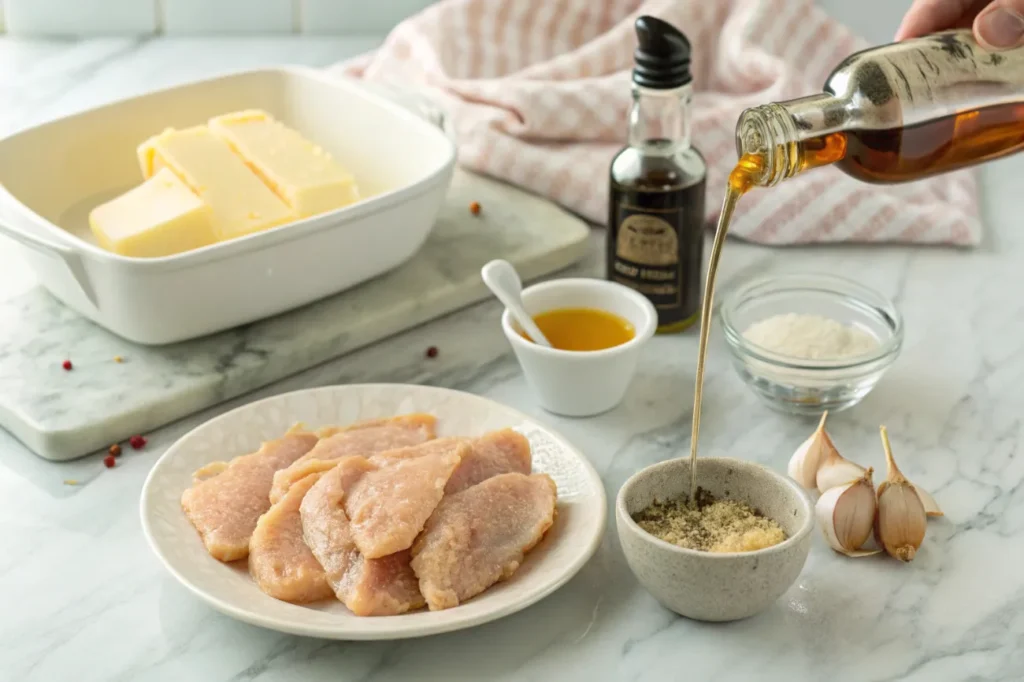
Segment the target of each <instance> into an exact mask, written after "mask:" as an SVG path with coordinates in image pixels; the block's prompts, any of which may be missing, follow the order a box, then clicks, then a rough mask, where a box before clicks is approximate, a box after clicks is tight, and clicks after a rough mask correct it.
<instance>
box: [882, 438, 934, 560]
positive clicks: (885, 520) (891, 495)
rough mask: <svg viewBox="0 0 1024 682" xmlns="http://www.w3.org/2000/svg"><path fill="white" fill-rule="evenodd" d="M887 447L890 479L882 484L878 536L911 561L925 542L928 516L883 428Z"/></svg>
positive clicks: (893, 552)
mask: <svg viewBox="0 0 1024 682" xmlns="http://www.w3.org/2000/svg"><path fill="white" fill-rule="evenodd" d="M881 433H882V447H883V448H884V449H885V464H886V479H885V481H883V482H882V484H881V485H879V486H878V516H877V517H876V518H875V537H876V538H878V544H880V545H881V546H882V547H883V548H884V549H885V551H886V552H888V553H889V554H890V555H891V556H894V557H896V558H897V559H899V560H900V561H910V560H911V559H913V558H914V555H915V554H917V550H918V548H919V547H920V546H921V543H922V542H924V534H925V531H926V530H927V527H928V516H927V514H926V512H925V509H924V504H922V502H921V498H920V497H919V496H918V492H917V489H915V488H914V485H913V484H912V483H911V482H910V481H908V480H907V477H906V476H904V475H903V472H901V471H900V470H899V468H898V467H897V466H896V462H895V461H894V460H893V457H892V446H891V445H890V444H889V433H888V432H887V431H886V429H885V427H884V426H883V427H881Z"/></svg>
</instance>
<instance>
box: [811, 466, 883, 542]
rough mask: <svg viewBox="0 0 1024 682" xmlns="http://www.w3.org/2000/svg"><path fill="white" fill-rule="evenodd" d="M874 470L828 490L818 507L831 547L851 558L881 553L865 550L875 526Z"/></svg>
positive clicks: (819, 517)
mask: <svg viewBox="0 0 1024 682" xmlns="http://www.w3.org/2000/svg"><path fill="white" fill-rule="evenodd" d="M871 473H872V470H871V469H868V470H867V471H864V473H863V475H862V476H861V477H860V478H858V479H857V480H855V481H851V482H848V483H845V484H843V485H839V486H835V487H832V488H829V489H828V490H826V491H825V492H824V493H823V494H822V496H821V497H819V498H818V502H817V503H816V504H815V505H814V513H815V516H816V517H817V518H818V524H819V525H820V526H821V529H822V531H823V532H824V533H825V540H826V541H827V542H828V545H829V547H831V548H832V549H834V550H835V551H837V552H842V553H843V554H846V555H847V556H869V555H871V554H878V552H879V551H881V550H868V551H863V550H861V549H860V548H861V545H863V544H864V543H865V542H867V540H868V538H869V537H870V536H871V529H872V528H873V527H874V523H875V510H876V509H877V502H876V500H875V486H874V485H872V483H871Z"/></svg>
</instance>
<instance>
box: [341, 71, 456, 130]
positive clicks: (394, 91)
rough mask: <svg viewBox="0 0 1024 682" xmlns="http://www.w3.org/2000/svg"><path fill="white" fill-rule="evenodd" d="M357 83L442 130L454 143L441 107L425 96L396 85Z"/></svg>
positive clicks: (448, 120) (375, 82)
mask: <svg viewBox="0 0 1024 682" xmlns="http://www.w3.org/2000/svg"><path fill="white" fill-rule="evenodd" d="M357 82H358V83H359V85H360V86H361V87H363V88H365V89H366V90H369V91H370V92H373V93H374V94H377V95H380V96H381V97H383V98H385V99H387V100H389V101H391V102H394V103H395V104H397V105H399V106H400V107H402V108H404V109H408V110H409V111H411V112H412V113H414V114H416V115H417V116H420V117H421V118H423V119H425V120H427V121H430V122H431V123H433V124H434V125H436V126H437V127H438V128H440V129H441V130H443V131H444V133H445V134H446V135H447V136H448V138H449V139H451V140H452V141H453V142H454V141H455V134H454V131H453V129H452V126H451V119H450V118H449V117H448V116H447V115H446V114H445V112H444V110H443V109H441V107H439V106H438V105H437V104H435V103H434V102H433V101H432V100H431V99H430V98H429V97H427V96H426V95H424V94H422V93H420V92H417V91H416V90H414V89H411V88H407V87H403V86H402V85H400V84H398V83H387V82H385V83H381V82H377V81H365V80H357Z"/></svg>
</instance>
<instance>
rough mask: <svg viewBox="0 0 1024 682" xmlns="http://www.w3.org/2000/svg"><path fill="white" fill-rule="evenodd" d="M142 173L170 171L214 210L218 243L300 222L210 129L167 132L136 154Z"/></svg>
mask: <svg viewBox="0 0 1024 682" xmlns="http://www.w3.org/2000/svg"><path fill="white" fill-rule="evenodd" d="M138 155H139V163H140V165H141V166H142V174H143V176H145V177H147V178H148V177H152V176H153V174H154V173H156V172H157V171H159V170H160V169H161V168H170V169H171V170H172V171H174V173H175V175H177V176H178V177H180V178H181V179H182V180H183V181H184V182H185V184H186V185H188V186H189V187H190V188H191V189H192V191H193V192H195V193H196V194H198V195H199V197H200V198H201V199H202V200H203V201H205V202H206V203H207V204H209V205H210V208H211V209H213V216H214V223H213V224H214V229H215V230H216V231H217V239H218V240H219V241H225V240H228V239H235V238H237V237H242V236H245V235H247V234H251V233H253V232H260V231H262V230H266V229H269V228H271V227H275V226H276V225H280V224H282V223H286V222H289V221H292V220H295V219H296V218H297V216H296V214H295V212H294V211H292V209H291V208H289V206H288V205H287V204H285V203H284V202H283V201H281V199H279V198H278V197H277V195H276V194H274V193H273V192H272V191H270V189H269V188H268V187H267V186H266V185H264V184H263V182H261V181H260V179H259V178H258V177H256V174H255V173H253V172H252V171H251V170H249V168H248V167H247V166H246V165H245V163H243V162H242V160H241V159H240V158H238V157H237V156H235V154H234V153H233V152H232V151H231V148H230V147H228V145H227V144H226V143H225V142H224V141H223V140H221V139H220V138H219V137H217V136H216V135H213V134H212V133H211V132H210V131H209V130H208V129H207V128H206V126H197V127H194V128H186V129H184V130H173V129H170V130H165V131H164V132H162V133H160V134H159V135H157V136H155V137H152V138H150V139H148V140H146V141H145V142H143V143H142V144H141V145H140V146H139V149H138Z"/></svg>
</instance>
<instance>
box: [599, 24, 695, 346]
mask: <svg viewBox="0 0 1024 682" xmlns="http://www.w3.org/2000/svg"><path fill="white" fill-rule="evenodd" d="M636 34H637V41H638V45H637V48H636V51H635V53H634V59H635V67H634V69H633V105H632V108H631V110H630V114H629V137H628V145H627V146H626V147H625V148H624V149H622V151H620V152H619V153H618V154H617V155H616V156H615V158H614V159H613V160H612V163H611V169H610V191H609V206H608V242H607V277H608V279H610V280H613V281H615V282H619V283H620V284H625V285H626V286H629V287H632V288H633V289H635V290H637V291H639V292H640V293H642V294H644V295H645V296H646V297H647V298H648V299H650V301H651V302H652V303H653V304H654V306H655V308H656V309H657V311H658V332H675V331H682V330H683V329H686V328H687V327H689V326H690V325H692V324H693V323H694V322H695V321H696V320H697V315H698V308H699V306H700V280H701V261H702V252H703V248H704V241H703V233H704V191H705V180H706V176H707V166H706V164H705V162H704V157H702V156H701V154H700V152H699V151H697V150H696V149H695V148H694V147H693V146H692V145H691V144H690V99H691V96H692V93H691V91H692V87H691V81H692V80H693V78H692V76H691V74H690V43H689V41H688V40H687V39H686V36H684V35H683V34H682V32H680V31H679V30H678V29H676V28H675V27H674V26H672V25H671V24H669V23H666V22H664V21H662V20H660V19H657V18H654V17H648V16H642V17H639V18H638V19H637V20H636Z"/></svg>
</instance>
